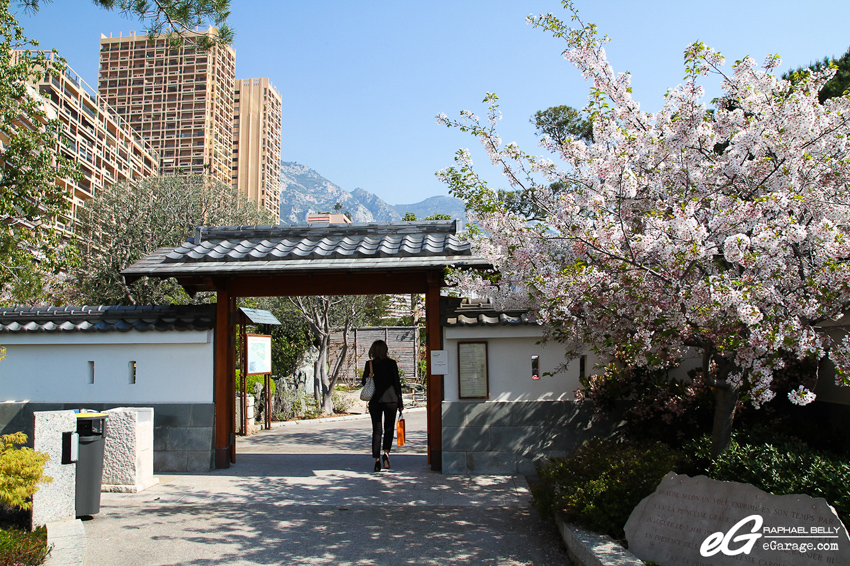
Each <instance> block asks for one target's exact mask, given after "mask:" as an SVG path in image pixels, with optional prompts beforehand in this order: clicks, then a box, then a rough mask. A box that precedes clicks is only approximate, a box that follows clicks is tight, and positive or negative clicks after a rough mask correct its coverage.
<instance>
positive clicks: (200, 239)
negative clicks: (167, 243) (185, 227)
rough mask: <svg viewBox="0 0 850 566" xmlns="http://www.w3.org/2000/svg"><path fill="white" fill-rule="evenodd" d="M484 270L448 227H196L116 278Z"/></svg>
mask: <svg viewBox="0 0 850 566" xmlns="http://www.w3.org/2000/svg"><path fill="white" fill-rule="evenodd" d="M450 265H456V266H472V267H484V266H486V265H487V262H486V261H485V260H483V259H482V258H477V257H474V256H473V255H472V251H471V248H470V245H469V242H467V241H466V240H465V239H463V238H462V237H461V236H459V235H458V234H457V223H456V222H454V221H441V220H433V221H425V222H389V223H383V224H382V223H358V224H302V225H289V226H283V225H281V226H235V227H233V226H231V227H220V228H207V227H201V228H198V229H196V230H195V237H194V238H192V239H191V240H190V241H188V242H185V243H183V244H182V245H180V246H177V247H173V248H161V249H159V250H157V251H156V252H154V253H153V254H151V255H149V256H147V257H146V258H144V259H142V260H140V261H138V262H136V263H135V264H133V265H131V266H130V267H128V268H127V269H125V270H124V271H123V274H124V275H125V276H127V277H128V278H130V279H134V278H138V277H142V276H145V275H153V276H158V277H169V276H181V275H208V274H237V273H283V272H298V271H333V270H345V271H367V270H385V269H393V270H398V269H427V268H440V267H446V266H450Z"/></svg>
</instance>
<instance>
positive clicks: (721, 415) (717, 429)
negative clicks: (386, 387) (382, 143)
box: [438, 1, 850, 454]
mask: <svg viewBox="0 0 850 566" xmlns="http://www.w3.org/2000/svg"><path fill="white" fill-rule="evenodd" d="M564 6H565V8H567V9H568V10H570V11H571V12H572V18H573V22H574V26H573V27H570V26H568V25H566V24H565V23H563V22H562V21H561V20H559V19H558V18H557V17H555V16H553V15H551V14H549V15H544V16H538V17H532V18H529V21H530V23H532V24H533V25H534V26H536V27H539V28H542V29H544V30H547V31H549V32H551V33H552V34H553V35H555V36H556V37H559V38H562V39H564V40H565V42H566V44H567V48H566V50H565V51H564V57H565V58H566V59H567V61H569V62H570V63H572V64H573V65H574V66H575V67H576V68H577V69H578V70H579V71H581V73H582V75H583V76H584V78H585V79H586V80H587V81H588V82H589V83H590V85H591V86H590V94H589V98H588V106H587V108H586V110H587V112H588V113H589V115H590V117H591V121H592V123H593V140H594V142H593V143H592V144H588V143H586V142H585V141H583V140H581V139H575V138H572V139H567V140H564V141H563V142H562V143H558V142H555V141H553V140H552V139H551V138H547V137H545V136H544V138H543V140H542V141H541V145H542V146H543V147H544V148H545V149H546V150H548V151H549V152H550V153H551V154H554V155H555V156H556V157H557V158H558V160H559V161H560V166H558V165H556V164H555V162H553V160H552V159H550V158H548V157H539V156H534V155H531V154H528V153H525V152H524V151H522V150H521V149H520V148H519V147H518V146H517V145H516V144H515V143H507V144H505V143H503V142H502V140H501V139H500V138H499V136H498V133H497V129H496V125H497V122H498V120H499V119H500V113H499V109H498V99H497V97H496V96H495V95H492V94H488V95H487V97H486V98H485V103H486V104H487V105H488V111H487V115H486V119H483V120H482V119H481V118H479V117H478V116H476V115H475V114H474V113H472V112H469V111H463V112H461V115H460V117H459V118H458V119H450V118H448V117H446V116H445V115H440V116H439V117H438V121H439V122H440V123H443V124H445V125H447V126H450V127H455V128H459V129H460V130H461V131H466V132H469V133H471V134H472V135H474V136H475V137H477V138H478V139H479V140H480V142H481V143H482V144H483V146H484V148H485V149H486V151H487V152H488V154H489V157H490V159H491V161H492V163H493V164H494V165H495V166H497V167H498V168H500V169H501V171H502V172H503V173H504V175H505V177H506V178H507V180H508V182H509V183H510V185H511V187H512V188H513V189H514V190H515V191H518V192H519V193H520V194H522V195H523V198H527V199H529V200H530V201H533V202H534V203H535V207H536V209H537V210H538V211H542V212H543V213H544V214H543V218H542V220H539V221H533V222H532V221H529V219H528V218H526V217H524V216H522V215H521V214H517V212H516V209H515V208H514V209H511V208H510V207H506V206H505V203H504V202H503V200H500V199H499V197H498V194H499V193H498V192H497V191H494V190H492V189H491V188H490V187H489V186H488V185H487V183H486V182H485V181H484V180H483V179H482V178H481V177H480V176H479V175H478V173H477V172H476V169H475V168H474V167H473V164H472V161H471V158H470V153H469V152H468V151H467V150H460V151H458V153H457V154H456V157H455V165H454V166H453V167H449V168H447V169H445V170H443V171H441V172H440V173H439V174H438V175H439V176H440V177H441V178H442V179H443V180H444V181H445V182H446V183H448V185H449V186H450V189H451V191H452V193H453V194H455V195H456V196H459V197H461V198H463V199H464V200H465V202H466V203H467V207H468V211H469V214H470V221H471V223H472V224H473V226H474V227H475V228H474V230H473V234H472V239H473V242H474V246H475V249H476V252H477V253H478V254H481V255H483V256H485V257H487V258H488V259H490V260H491V261H492V264H493V265H494V266H495V270H494V272H491V273H469V272H458V273H455V274H454V276H453V277H454V280H455V282H456V283H457V284H458V285H459V289H460V291H461V292H463V293H470V294H478V295H488V296H491V297H493V298H494V299H495V300H496V301H497V303H499V304H503V305H507V304H510V305H511V306H514V307H516V306H522V307H525V308H528V309H531V310H532V311H535V312H536V314H537V315H538V317H539V320H540V321H541V322H542V323H545V324H547V325H549V327H550V333H551V337H552V338H555V339H557V340H559V341H561V342H563V343H564V344H565V345H566V348H567V350H568V352H570V353H571V354H573V355H576V354H578V353H579V352H580V351H581V350H582V349H584V348H586V347H587V346H588V345H589V346H590V347H592V348H594V349H596V350H597V351H599V352H602V353H606V354H608V355H611V356H612V357H614V358H615V359H617V360H620V361H622V362H624V363H626V364H630V365H633V366H640V367H647V368H650V369H652V368H665V367H673V366H675V365H676V364H678V363H679V362H680V361H681V360H682V359H683V358H684V357H685V356H687V355H689V353H692V352H694V351H696V352H698V353H699V354H700V356H701V360H702V371H703V376H704V378H705V382H706V383H707V384H709V385H710V386H711V387H712V388H713V390H714V391H715V420H714V430H713V447H712V449H713V452H714V453H715V454H719V453H720V452H722V451H723V450H724V449H725V448H726V447H728V445H729V441H730V434H731V427H732V423H733V419H734V413H735V407H736V404H737V403H738V402H739V401H746V402H749V403H752V404H753V405H754V406H755V407H759V406H761V405H763V404H764V403H765V402H767V401H769V400H770V399H771V398H772V397H773V396H774V395H775V394H776V392H775V391H774V389H772V388H771V385H772V381H773V376H774V375H775V374H776V373H777V372H780V371H782V368H783V366H784V364H785V361H786V360H789V359H793V358H798V359H806V358H810V359H820V358H822V357H824V356H827V355H828V356H829V357H830V358H831V359H832V361H833V362H834V363H835V365H836V381H837V382H838V383H839V384H841V385H848V384H850V378H848V376H849V375H850V373H848V372H850V337H849V338H845V339H844V340H840V341H833V340H832V339H831V338H830V337H829V336H827V335H826V334H825V333H822V332H818V330H817V327H818V325H819V324H821V323H823V322H826V321H831V320H836V319H838V318H840V317H841V316H842V314H843V313H844V312H845V311H846V309H847V308H848V306H850V261H849V260H850V234H849V233H848V228H850V193H848V183H850V144H848V134H850V124H848V117H850V98H848V97H847V96H844V97H836V98H832V99H830V100H827V101H825V102H824V103H823V104H821V103H820V102H819V101H818V91H819V89H820V87H821V86H822V85H823V84H824V83H825V82H826V81H827V80H828V79H829V78H830V77H831V76H832V74H833V72H834V71H832V70H830V69H823V70H821V71H815V70H810V71H809V70H807V71H802V72H800V73H798V74H797V75H796V76H795V77H794V78H793V80H784V79H782V78H781V77H778V76H777V75H776V74H775V70H776V69H777V67H778V65H779V64H780V60H779V57H778V56H770V57H768V58H767V59H766V60H765V62H764V63H763V64H762V65H761V66H758V65H757V64H756V63H755V62H754V61H753V60H752V59H751V58H749V57H745V58H743V59H741V60H740V61H736V62H735V63H734V64H733V65H731V69H730V70H728V71H727V70H725V68H724V58H723V57H722V56H721V55H720V54H719V53H718V52H716V51H714V50H712V49H710V48H708V47H707V46H705V45H704V44H702V43H694V44H693V45H691V46H689V47H688V48H687V49H686V51H685V79H684V82H683V84H681V85H680V86H677V87H676V88H673V89H670V90H668V92H667V93H666V95H665V98H664V104H663V107H662V108H661V109H660V110H659V111H658V112H657V113H654V114H653V113H649V112H645V111H642V110H641V109H640V105H639V104H638V102H637V101H635V100H634V99H633V98H632V94H631V88H630V86H629V85H630V80H631V77H630V74H629V73H615V72H614V70H613V69H612V67H611V65H610V64H609V62H608V61H607V59H606V54H605V44H606V42H607V41H608V38H607V37H602V36H600V35H599V33H598V32H597V29H596V27H595V26H594V25H592V24H584V23H583V22H582V21H581V19H580V18H579V15H578V13H577V12H576V11H575V10H574V9H573V7H572V5H571V4H570V2H568V1H566V2H564ZM709 75H717V76H719V77H720V79H721V80H722V89H723V92H724V94H723V96H722V97H720V98H719V99H716V101H715V102H714V103H713V104H712V105H708V104H706V102H704V100H703V99H704V96H705V95H704V89H703V87H702V86H701V81H704V80H705V77H708V76H709ZM553 184H555V185H556V186H558V187H559V188H558V190H553V189H552V186H553ZM782 394H786V395H788V397H789V399H790V400H791V401H792V402H794V403H797V404H800V405H804V404H807V403H810V402H811V401H813V400H814V398H815V395H814V393H812V392H811V391H810V390H808V389H807V388H805V387H803V386H802V385H799V386H797V385H796V384H795V387H794V388H793V389H792V390H791V391H784V392H782Z"/></svg>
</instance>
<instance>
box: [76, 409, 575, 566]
mask: <svg viewBox="0 0 850 566" xmlns="http://www.w3.org/2000/svg"><path fill="white" fill-rule="evenodd" d="M407 419H408V423H407V427H408V439H409V442H408V444H407V446H405V447H401V448H398V449H394V450H393V452H392V454H391V462H392V466H393V467H392V469H391V470H387V471H382V472H380V473H374V472H373V471H371V469H372V464H373V460H372V458H371V456H370V455H369V453H368V452H369V449H368V446H369V438H370V435H371V425H370V424H369V422H368V420H367V421H363V420H360V421H357V420H354V421H344V422H336V423H321V422H317V423H310V424H306V423H305V424H302V425H300V426H293V427H285V428H281V429H272V430H270V431H264V432H262V433H260V434H258V435H255V436H252V437H248V438H240V439H239V441H238V450H237V452H238V454H237V462H236V464H235V465H234V466H232V467H231V468H229V469H227V470H216V471H214V472H211V473H209V474H171V475H165V474H158V475H157V476H158V477H159V478H160V484H159V485H157V486H154V487H152V488H150V489H148V490H146V491H144V492H141V493H135V494H129V493H128V494H119V493H104V494H103V497H102V500H101V512H100V514H98V515H97V516H96V517H95V518H94V519H93V520H91V521H89V522H87V523H86V532H87V534H88V550H87V552H86V562H85V563H86V565H88V566H100V565H109V566H137V565H139V566H141V565H144V566H148V565H162V566H165V565H168V566H171V565H178V564H180V565H212V564H221V565H224V564H227V565H259V564H263V565H268V564H287V565H289V564H307V565H325V564H328V565H330V564H333V565H340V564H356V565H372V566H383V565H386V566H390V565H398V564H422V565H431V564H434V565H437V564H439V565H441V566H453V565H461V564H463V565H470V564H472V565H475V564H488V565H498V566H520V565H523V566H524V565H534V566H538V565H556V564H557V565H563V564H569V559H568V558H567V555H566V550H565V548H564V546H563V543H562V541H561V539H560V536H559V533H558V531H557V529H556V528H555V527H554V526H553V525H551V524H549V523H546V522H544V521H542V520H541V519H540V518H539V517H538V516H537V513H536V512H535V511H534V510H533V509H532V508H531V507H530V505H529V497H530V495H529V491H528V487H527V484H526V482H525V478H523V477H521V476H444V475H442V474H439V473H437V472H433V471H431V470H430V469H429V467H428V465H427V458H426V455H425V454H424V453H423V450H424V447H425V442H424V439H425V432H424V428H425V415H424V413H421V414H419V415H416V414H409V415H408V416H407Z"/></svg>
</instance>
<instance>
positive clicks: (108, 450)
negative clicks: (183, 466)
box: [101, 407, 159, 493]
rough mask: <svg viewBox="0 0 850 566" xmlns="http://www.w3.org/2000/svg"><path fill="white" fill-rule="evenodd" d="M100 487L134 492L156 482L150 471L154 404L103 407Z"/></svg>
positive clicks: (151, 470) (103, 489) (157, 481)
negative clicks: (112, 407) (150, 405)
mask: <svg viewBox="0 0 850 566" xmlns="http://www.w3.org/2000/svg"><path fill="white" fill-rule="evenodd" d="M106 413H107V414H108V415H109V418H108V419H107V421H106V435H105V436H106V440H105V446H104V450H103V482H102V484H101V491H116V492H122V493H137V492H139V491H143V490H145V489H147V488H149V487H151V486H152V485H156V484H158V483H159V478H155V477H154V475H153V408H151V407H119V408H116V409H109V410H108V411H106Z"/></svg>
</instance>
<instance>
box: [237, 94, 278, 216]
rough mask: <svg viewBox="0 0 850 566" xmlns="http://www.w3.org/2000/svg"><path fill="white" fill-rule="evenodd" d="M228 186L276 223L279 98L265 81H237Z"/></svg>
mask: <svg viewBox="0 0 850 566" xmlns="http://www.w3.org/2000/svg"><path fill="white" fill-rule="evenodd" d="M233 117H234V120H233V174H232V184H233V186H234V187H235V188H237V189H238V190H239V191H240V192H242V193H243V194H244V195H247V196H248V198H249V199H251V200H252V201H254V202H256V203H257V206H258V207H264V208H266V209H267V210H268V211H269V212H271V213H272V214H273V215H274V218H275V223H277V222H279V221H280V119H281V99H280V94H278V92H277V89H276V88H275V87H274V86H273V85H272V84H271V82H270V81H269V79H267V78H263V79H237V80H236V89H235V96H234V100H233Z"/></svg>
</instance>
